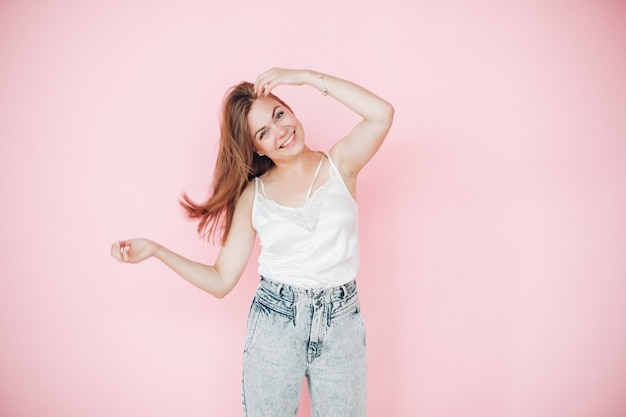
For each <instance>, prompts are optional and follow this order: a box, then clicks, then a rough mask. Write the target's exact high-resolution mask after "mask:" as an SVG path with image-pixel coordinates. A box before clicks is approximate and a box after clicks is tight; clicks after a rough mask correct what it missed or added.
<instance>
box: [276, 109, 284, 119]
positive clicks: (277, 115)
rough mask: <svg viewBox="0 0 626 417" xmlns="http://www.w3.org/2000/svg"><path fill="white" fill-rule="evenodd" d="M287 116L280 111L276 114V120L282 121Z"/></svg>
mask: <svg viewBox="0 0 626 417" xmlns="http://www.w3.org/2000/svg"><path fill="white" fill-rule="evenodd" d="M284 114H285V112H284V111H282V110H281V111H279V112H278V113H276V120H280V119H282V118H283V115H284Z"/></svg>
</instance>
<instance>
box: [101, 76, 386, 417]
mask: <svg viewBox="0 0 626 417" xmlns="http://www.w3.org/2000/svg"><path fill="white" fill-rule="evenodd" d="M281 84H282V85H284V84H289V85H303V84H306V85H309V86H311V87H314V88H316V89H318V90H319V91H320V92H321V93H322V94H323V95H328V96H329V97H332V98H334V99H335V100H337V101H339V102H340V103H342V104H344V105H345V106H347V107H348V108H349V109H351V110H352V111H354V112H355V113H357V114H358V115H359V116H360V117H361V118H362V119H361V120H360V122H359V123H357V125H356V126H355V127H354V128H353V129H352V131H351V132H350V133H348V135H347V136H345V137H343V138H341V139H340V140H338V141H337V142H336V143H335V144H334V145H333V146H332V147H331V148H330V150H328V152H327V153H322V152H318V151H313V150H311V149H309V148H308V147H307V146H306V145H305V141H304V139H305V136H304V129H303V127H302V125H301V124H300V121H299V120H298V119H297V118H296V116H295V115H294V113H293V112H292V111H291V109H290V108H289V106H288V105H287V104H285V103H284V102H283V101H281V100H280V99H279V98H278V97H276V96H275V95H274V94H272V90H273V89H274V88H275V87H276V86H278V85H281ZM393 114H394V109H393V107H392V106H391V105H390V104H389V103H388V102H386V101H385V100H383V99H381V98H379V97H377V96H376V95H374V94H373V93H371V92H369V91H368V90H366V89H365V88H363V87H360V86H358V85H356V84H354V83H352V82H349V81H346V80H342V79H340V78H337V77H333V76H330V75H327V74H320V73H318V72H314V71H310V70H290V69H280V68H273V69H270V70H268V71H266V72H264V73H262V74H261V75H259V76H258V77H257V79H256V82H255V83H254V84H251V83H247V82H243V83H241V84H239V85H237V86H235V87H233V88H232V89H231V90H230V92H229V94H228V95H227V96H226V98H225V101H224V104H223V109H222V124H221V137H220V149H219V154H218V160H217V165H216V168H215V177H214V180H213V193H212V195H211V197H210V198H209V200H208V201H207V202H205V203H204V204H196V203H194V202H193V201H191V200H190V199H189V198H188V197H187V196H183V200H182V202H181V203H182V205H183V206H184V207H185V208H186V210H187V212H188V214H189V216H191V217H193V218H198V219H199V226H198V231H199V232H200V233H203V234H206V235H207V236H209V237H210V236H219V237H220V238H221V243H222V248H221V251H220V253H219V255H218V256H217V259H216V261H215V264H213V265H205V264H202V263H198V262H194V261H192V260H189V259H186V258H184V257H182V256H180V255H178V254H176V253H174V252H172V251H170V250H168V249H166V248H165V247H163V246H161V245H160V244H158V243H156V242H153V241H150V240H147V239H130V240H123V241H119V242H116V243H114V244H113V245H112V247H111V255H112V256H113V257H114V258H116V259H117V260H119V261H122V262H131V263H134V262H140V261H143V260H145V259H147V258H149V257H153V256H154V257H156V258H157V259H159V260H160V261H162V262H163V263H164V264H165V265H167V266H168V267H169V268H171V269H172V270H173V271H175V272H176V273H177V274H178V275H180V276H181V277H183V278H184V279H185V280H187V281H189V282H190V283H192V284H193V285H195V286H197V287H199V288H201V289H203V290H205V291H207V292H209V293H210V294H212V295H214V296H216V297H218V298H222V297H224V296H225V295H227V294H228V293H229V292H230V291H231V290H232V289H233V287H234V286H235V284H236V283H237V281H238V280H239V278H240V276H241V274H242V272H243V270H244V268H245V266H246V264H247V263H248V259H249V257H250V253H251V251H252V247H253V245H254V241H255V239H256V235H257V234H258V235H259V240H260V243H261V254H260V256H259V260H258V264H259V274H260V276H261V278H260V283H259V287H258V289H257V293H256V295H255V298H254V300H253V303H252V307H251V309H250V314H249V318H248V324H247V330H246V338H245V347H244V367H243V389H242V391H243V409H244V415H245V416H249V417H282V416H285V417H286V416H290V417H292V416H295V415H296V413H297V408H298V404H299V397H300V388H301V384H302V380H303V378H307V382H308V386H309V392H310V396H311V406H312V409H313V415H314V416H323V417H333V416H341V417H357V416H358V417H362V416H365V386H366V377H365V376H366V370H365V368H366V365H365V331H364V327H363V321H362V319H361V315H360V307H359V302H358V297H357V292H356V284H355V278H356V275H357V271H358V266H359V243H358V236H357V205H356V180H357V175H358V173H359V171H360V170H361V168H363V166H364V165H365V164H366V163H367V162H368V161H369V160H370V159H371V158H372V157H373V156H374V154H375V153H376V151H377V150H378V149H379V147H380V146H381V144H382V142H383V140H384V138H385V136H386V135H387V132H388V131H389V128H390V127H391V123H392V120H393Z"/></svg>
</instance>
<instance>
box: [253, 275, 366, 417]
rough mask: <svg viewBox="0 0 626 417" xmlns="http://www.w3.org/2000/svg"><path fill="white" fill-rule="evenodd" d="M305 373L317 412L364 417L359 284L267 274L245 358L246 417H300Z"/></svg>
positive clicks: (256, 303)
mask: <svg viewBox="0 0 626 417" xmlns="http://www.w3.org/2000/svg"><path fill="white" fill-rule="evenodd" d="M305 377H306V379H307V383H308V388H309V394H310V397H311V408H312V411H313V414H312V415H313V416H314V417H364V416H365V387H366V366H365V327H364V324H363V319H362V318H361V313H360V308H359V299H358V295H357V291H356V283H355V281H351V282H349V283H347V284H345V285H342V286H340V287H335V288H330V289H325V290H311V289H303V288H297V287H292V286H289V285H285V284H280V283H277V282H273V281H270V280H268V279H266V278H263V277H262V278H261V283H260V284H259V288H258V289H257V292H256V295H255V297H254V301H253V302H252V306H251V308H250V315H249V317H248V324H247V329H246V337H245V348H244V361H243V387H242V390H243V411H244V416H246V417H294V416H295V415H296V414H297V412H298V404H299V399H300V390H301V387H302V381H303V379H304V378H305Z"/></svg>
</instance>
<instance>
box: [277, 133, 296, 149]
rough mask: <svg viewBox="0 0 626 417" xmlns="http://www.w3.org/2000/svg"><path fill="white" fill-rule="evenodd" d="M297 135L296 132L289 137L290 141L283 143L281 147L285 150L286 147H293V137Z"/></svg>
mask: <svg viewBox="0 0 626 417" xmlns="http://www.w3.org/2000/svg"><path fill="white" fill-rule="evenodd" d="M295 134H296V133H295V132H294V133H292V134H291V136H289V139H287V140H286V141H285V143H283V144H282V145H281V146H280V147H281V148H284V147H285V146H289V145H291V142H293V137H294V135H295Z"/></svg>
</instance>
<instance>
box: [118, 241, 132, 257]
mask: <svg viewBox="0 0 626 417" xmlns="http://www.w3.org/2000/svg"><path fill="white" fill-rule="evenodd" d="M129 251H130V244H129V243H125V244H123V245H122V246H121V247H120V256H121V257H122V260H124V261H128V252H129Z"/></svg>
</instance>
